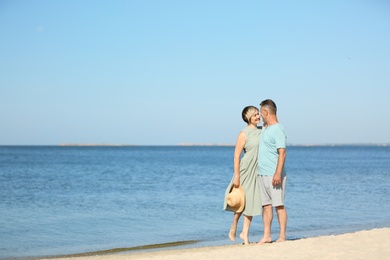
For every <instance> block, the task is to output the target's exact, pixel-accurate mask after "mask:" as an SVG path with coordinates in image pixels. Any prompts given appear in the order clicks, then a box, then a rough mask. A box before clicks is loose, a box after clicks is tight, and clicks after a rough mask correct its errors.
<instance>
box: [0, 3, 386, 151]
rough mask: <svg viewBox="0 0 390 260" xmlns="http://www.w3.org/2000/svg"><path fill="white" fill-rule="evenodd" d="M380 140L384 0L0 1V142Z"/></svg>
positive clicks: (383, 130) (382, 124)
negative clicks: (268, 117) (270, 114)
mask: <svg viewBox="0 0 390 260" xmlns="http://www.w3.org/2000/svg"><path fill="white" fill-rule="evenodd" d="M267 98H271V99H273V100H274V101H275V102H276V103H277V105H278V116H279V120H280V122H281V123H282V124H284V126H285V129H286V131H287V136H288V143H289V144H342V143H390V115H389V113H390V2H389V1H386V0H343V1H340V0H329V1H287V0H286V1H226V0H225V1H209V0H207V1H202V0H201V1H179V0H178V1H169V0H167V1H157V0H156V1H141V0H131V1H117V0H113V1H95V0H94V1H85V0H83V1H78V0H77V1H76V0H56V1H51V0H46V1H43V0H39V1H38V0H35V1H34V0H24V1H21V0H0V145H24V144H25V145H57V144H62V143H84V144H86V143H88V144H89V143H94V144H137V145H176V144H180V143H214V144H234V143H235V141H236V138H237V135H238V132H239V131H240V130H241V129H242V128H243V127H245V123H244V122H243V121H242V120H241V110H242V109H243V108H244V107H245V106H246V105H255V106H258V105H259V103H260V102H261V101H262V100H263V99H267Z"/></svg>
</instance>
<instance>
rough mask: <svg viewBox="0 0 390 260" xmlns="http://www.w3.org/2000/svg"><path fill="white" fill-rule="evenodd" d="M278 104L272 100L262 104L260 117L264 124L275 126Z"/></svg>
mask: <svg viewBox="0 0 390 260" xmlns="http://www.w3.org/2000/svg"><path fill="white" fill-rule="evenodd" d="M276 110H277V109H276V104H275V102H273V101H272V100H271V99H266V100H264V101H262V102H261V103H260V115H261V118H263V121H264V123H266V124H273V123H274V121H275V120H276V122H277V119H276Z"/></svg>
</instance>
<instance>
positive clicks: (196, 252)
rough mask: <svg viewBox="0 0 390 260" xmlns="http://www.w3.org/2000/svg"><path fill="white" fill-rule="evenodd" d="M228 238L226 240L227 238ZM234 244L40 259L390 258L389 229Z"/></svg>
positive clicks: (225, 259)
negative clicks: (261, 242) (279, 241)
mask: <svg viewBox="0 0 390 260" xmlns="http://www.w3.org/2000/svg"><path fill="white" fill-rule="evenodd" d="M227 240H228V239H227ZM240 242H241V241H236V242H234V243H235V244H233V245H227V246H212V247H198V248H189V249H169V250H165V249H164V248H163V247H164V246H162V247H161V250H158V251H153V252H143V251H131V252H130V251H129V252H125V253H120V254H118V253H117V252H108V251H101V252H100V253H99V252H95V253H90V255H79V256H63V257H60V256H58V257H55V258H42V259H73V260H98V259H99V260H116V259H119V260H125V259H159V260H160V259H161V260H168V259H169V260H175V259H189V260H192V259H193V260H195V259H212V260H217V259H223V260H230V259H232V260H233V259H390V246H389V245H390V228H380V229H372V230H365V231H359V232H355V233H348V234H342V235H335V236H322V237H312V238H304V239H298V240H291V241H286V242H282V243H270V244H263V245H257V244H256V243H252V244H250V245H248V246H244V245H242V244H239V243H240Z"/></svg>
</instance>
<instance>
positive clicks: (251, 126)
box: [224, 106, 262, 245]
mask: <svg viewBox="0 0 390 260" xmlns="http://www.w3.org/2000/svg"><path fill="white" fill-rule="evenodd" d="M242 119H243V120H244V121H245V122H246V123H247V124H248V125H247V127H245V128H244V129H243V130H242V131H241V132H240V133H239V134H238V138H237V143H236V147H235V150H234V176H233V179H232V180H231V182H230V184H229V186H228V187H227V189H226V192H225V197H227V196H228V195H229V193H230V192H231V191H232V189H234V188H238V187H240V186H241V187H242V188H243V190H244V192H245V206H244V209H243V211H242V212H241V211H240V210H237V211H235V210H234V209H232V208H231V207H230V206H229V205H228V203H227V201H226V200H225V204H224V209H225V210H227V211H234V217H233V224H232V226H231V228H230V232H229V238H230V240H232V241H234V240H235V239H236V230H237V223H238V220H239V219H240V217H241V215H242V214H244V225H243V228H242V232H241V234H240V238H241V239H242V240H244V243H245V245H249V237H248V236H249V228H250V225H251V222H252V217H253V216H257V215H261V213H262V212H261V210H262V209H261V201H260V190H259V186H258V183H257V158H258V157H257V156H258V151H259V140H260V134H261V129H259V128H258V127H257V125H258V124H259V123H260V115H259V110H258V109H257V108H256V107H254V106H247V107H245V108H244V110H243V111H242ZM243 151H244V155H243V156H242V158H241V159H240V157H241V154H242V152H243Z"/></svg>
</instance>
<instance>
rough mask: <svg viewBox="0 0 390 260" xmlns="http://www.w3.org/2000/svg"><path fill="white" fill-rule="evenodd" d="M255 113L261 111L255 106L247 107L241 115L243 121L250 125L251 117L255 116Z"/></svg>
mask: <svg viewBox="0 0 390 260" xmlns="http://www.w3.org/2000/svg"><path fill="white" fill-rule="evenodd" d="M255 111H259V109H258V108H257V107H255V106H247V107H245V108H244V109H243V110H242V113H241V116H242V120H244V122H245V123H247V124H249V123H250V122H251V117H252V116H253V114H254V113H255Z"/></svg>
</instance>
